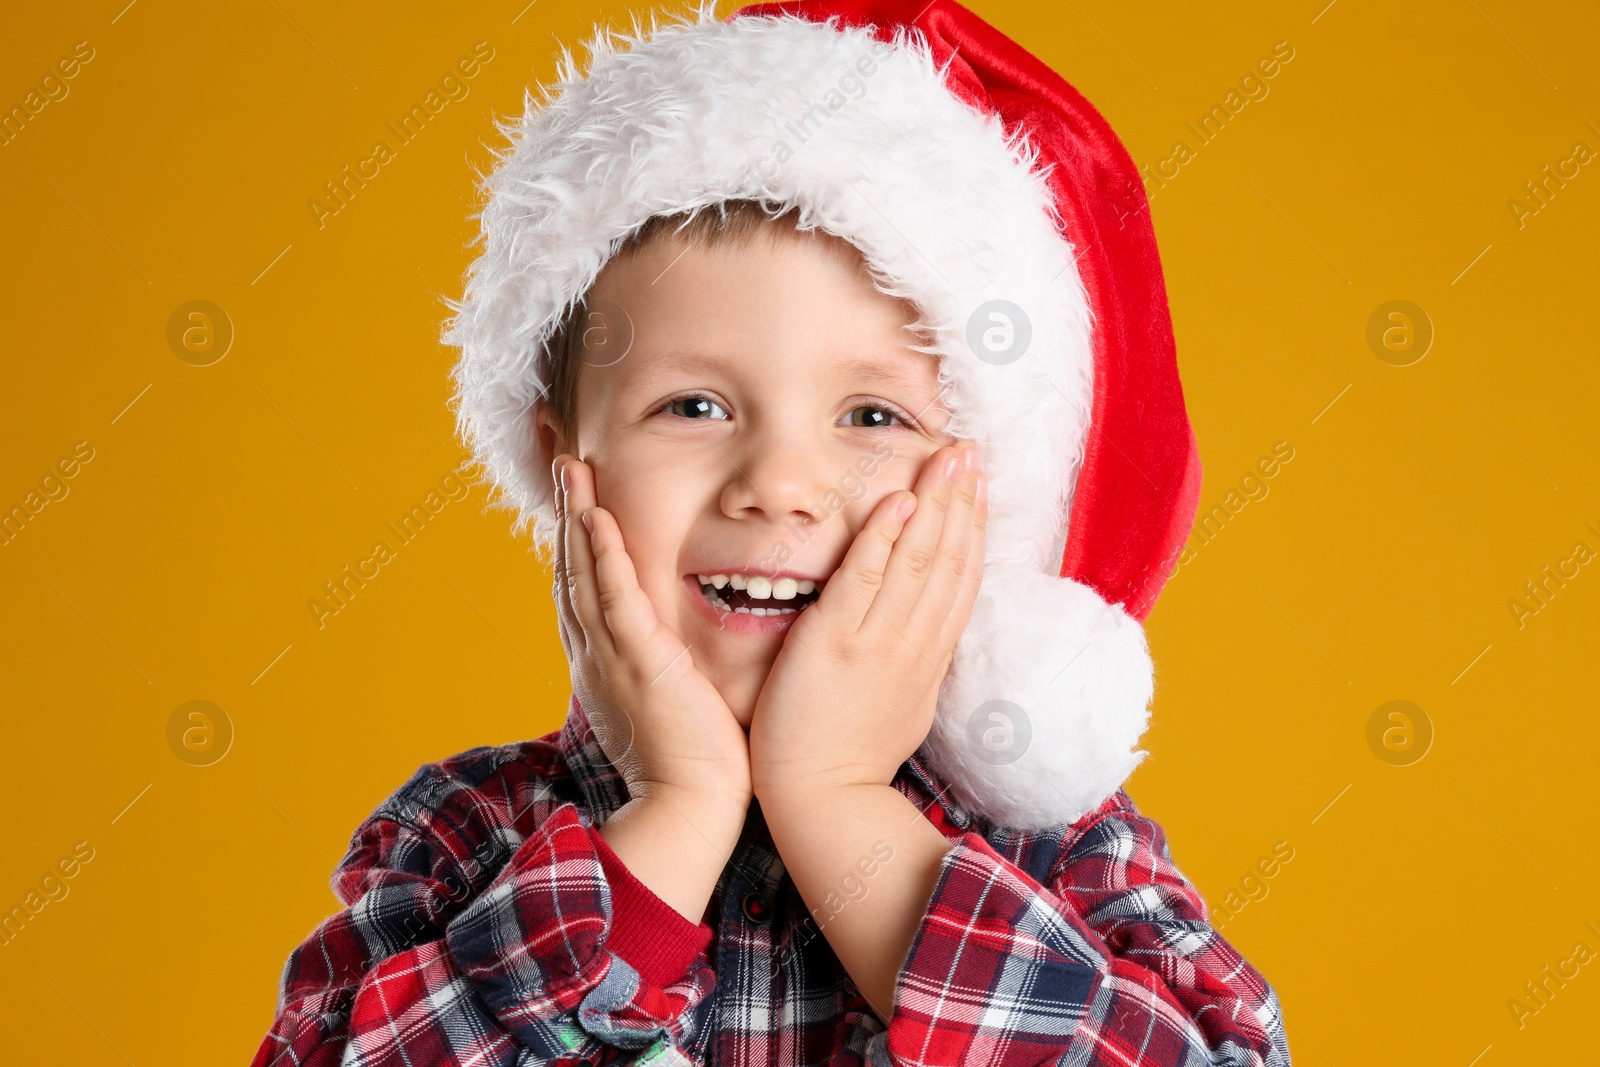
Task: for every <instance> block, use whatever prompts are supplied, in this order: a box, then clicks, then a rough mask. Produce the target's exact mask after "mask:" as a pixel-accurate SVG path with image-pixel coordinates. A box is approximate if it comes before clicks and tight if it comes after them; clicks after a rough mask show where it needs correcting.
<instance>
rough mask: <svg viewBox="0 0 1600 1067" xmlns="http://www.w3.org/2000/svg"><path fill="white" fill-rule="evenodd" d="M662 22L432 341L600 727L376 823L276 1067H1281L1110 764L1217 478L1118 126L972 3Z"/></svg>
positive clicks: (461, 779) (550, 152) (547, 137)
mask: <svg viewBox="0 0 1600 1067" xmlns="http://www.w3.org/2000/svg"><path fill="white" fill-rule="evenodd" d="M833 16H837V17H836V18H835V17H833ZM629 42H630V43H631V44H632V48H631V49H629V50H627V51H618V50H615V49H614V48H613V47H612V45H611V43H610V41H609V40H608V39H607V38H605V37H601V38H597V39H596V41H595V43H594V44H593V45H592V46H591V49H592V51H593V52H594V57H593V59H592V61H591V64H590V69H589V71H588V72H587V74H586V76H584V77H583V78H578V77H576V76H575V71H574V70H573V69H572V64H571V60H570V57H569V58H568V59H567V60H566V64H565V67H566V69H565V70H564V71H563V78H562V87H563V89H564V91H563V93H562V94H561V95H560V96H559V97H557V98H555V99H553V100H550V99H547V102H546V106H545V107H543V108H537V109H536V108H533V107H531V106H530V108H529V112H528V115H527V116H526V117H525V118H524V119H523V120H522V122H521V124H520V126H517V127H514V128H513V130H512V131H511V132H513V133H514V134H515V135H516V144H515V145H514V148H513V150H512V151H511V152H509V153H507V154H506V155H505V156H504V157H503V158H502V164H501V166H500V168H499V169H498V170H497V171H496V172H495V174H494V176H493V177H492V178H491V180H490V182H489V193H490V196H489V200H488V203H487V205H486V207H485V209H484V212H483V218H484V229H485V233H486V236H487V244H486V248H485V251H484V254H483V256H482V257H481V258H480V259H479V260H478V262H477V263H476V264H475V265H474V267H473V272H472V277H471V278H470V280H469V283H468V287H467V293H466V299H465V300H464V301H463V302H462V303H461V304H459V305H457V306H456V309H457V311H458V315H457V317H456V319H455V320H454V322H453V323H452V326H451V329H450V331H449V332H448V333H447V340H450V341H452V342H453V343H456V344H458V345H460V346H461V348H462V350H463V355H462V359H461V362H460V364H459V365H458V367H457V370H456V382H457V385H458V395H457V399H458V403H459V409H458V410H459V415H460V418H461V425H462V429H463V431H464V434H465V436H466V437H467V439H468V441H469V442H470V443H471V444H472V446H473V448H474V450H475V453H476V455H477V457H478V458H479V460H480V462H482V463H483V464H484V466H485V469H486V470H487V471H488V472H489V474H490V476H491V477H492V479H493V480H494V482H495V483H496V484H497V485H498V486H499V487H500V488H501V489H502V491H503V492H504V493H505V497H506V499H507V500H509V502H510V503H511V504H512V505H513V506H515V507H516V508H517V509H518V511H519V518H520V522H519V529H520V528H524V527H530V526H531V527H532V529H533V532H534V536H535V541H536V542H537V544H538V545H540V546H541V547H547V548H549V549H550V550H551V551H552V553H553V556H554V570H555V576H556V581H555V585H554V588H553V594H554V596H555V599H556V602H557V617H558V620H559V623H560V628H561V638H562V643H563V645H564V647H565V650H566V653H567V657H568V660H569V664H570V667H571V675H572V684H573V699H572V701H571V704H570V707H569V712H568V716H567V720H566V723H565V725H564V726H563V727H562V728H561V729H560V730H559V731H556V732H555V733H552V734H549V735H547V736H545V737H541V738H539V739H537V740H534V741H528V742H523V743H519V744H511V745H505V746H501V747H497V748H477V749H473V750H471V751H469V752H466V753H463V754H461V755H459V756H455V757H453V758H451V759H448V760H444V761H442V762H440V763H436V764H429V765H426V766H424V767H423V768H422V769H421V770H419V771H418V772H417V774H416V775H415V776H413V778H412V779H411V780H410V781H409V782H408V783H407V784H406V785H405V786H403V787H402V788H401V789H400V790H399V791H398V792H397V793H396V794H395V795H394V796H393V797H391V798H390V799H389V800H388V801H387V802H386V803H384V804H383V805H382V806H381V807H379V809H378V810H377V811H376V812H374V814H373V815H372V816H371V817H370V818H369V819H368V820H367V821H366V822H365V823H364V824H363V825H362V826H361V827H360V828H359V829H358V830H357V831H356V834H355V837H354V838H353V840H352V843H351V849H350V852H349V853H348V854H347V855H346V857H345V859H344V861H343V862H342V863H341V865H340V867H339V870H338V871H337V872H336V874H335V876H334V888H335V891H336V892H337V893H338V894H339V896H340V898H341V900H343V901H344V902H345V904H346V905H347V907H346V909H345V910H344V911H342V912H340V913H338V914H336V915H334V916H333V917H331V918H329V919H328V920H326V921H325V922H324V923H323V924H322V925H321V926H320V927H319V928H318V929H317V930H316V931H315V932H314V933H313V934H312V935H311V937H310V938H309V939H308V940H307V941H306V942H305V944H303V945H302V946H300V947H299V948H298V949H297V950H296V951H295V952H294V954H293V955H292V956H291V957H290V959H289V963H288V966H287V968H286V970H285V972H284V977H283V988H282V993H281V997H280V1001H279V1008H278V1015H277V1018H276V1020H275V1021H274V1023H273V1027H272V1030H271V1032H270V1033H269V1034H268V1036H267V1038H266V1040H265V1041H264V1042H263V1043H262V1045H261V1047H260V1050H259V1051H258V1053H257V1056H256V1059H255V1064H256V1067H267V1065H270V1064H280V1063H281V1064H285V1065H287V1064H296V1065H319V1064H327V1065H332V1064H335V1063H340V1064H345V1065H363V1067H365V1065H376V1064H397V1065H398V1064H408V1065H415V1064H450V1065H465V1064H475V1065H476V1064H522V1063H535V1062H538V1063H544V1062H554V1063H562V1064H578V1063H596V1064H611V1063H653V1062H662V1063H672V1064H711V1063H723V1064H762V1065H779V1064H782V1065H791V1064H793V1065H799V1064H863V1063H871V1064H876V1065H880V1067H881V1065H884V1064H900V1063H907V1064H910V1063H915V1064H919V1065H920V1064H969V1065H970V1064H985V1065H987V1064H1011V1063H1018V1064H1021V1063H1029V1064H1036V1063H1083V1064H1090V1065H1110V1064H1118V1065H1128V1064H1132V1065H1141V1067H1142V1065H1158V1064H1160V1065H1166V1064H1263V1065H1273V1067H1277V1065H1287V1064H1288V1062H1289V1054H1288V1045H1287V1040H1286V1037H1285V1034H1284V1027H1283V1021H1282V1018H1281V1015H1280V1013H1279V1006H1278V1000H1277V997H1276V995H1275V993H1274V992H1273V990H1272V989H1271V987H1270V986H1269V985H1268V984H1267V982H1266V981H1265V980H1264V979H1263V977H1262V976H1261V975H1260V974H1259V973H1258V972H1257V971H1256V970H1255V969H1254V968H1252V967H1251V966H1250V965H1249V964H1248V963H1247V962H1246V961H1244V960H1243V959H1242V958H1241V957H1240V956H1239V955H1238V953H1237V952H1236V951H1235V950H1234V949H1233V947H1232V946H1230V945H1229V944H1228V943H1227V942H1226V941H1225V940H1223V939H1222V938H1221V937H1220V936H1219V935H1218V934H1217V933H1216V932H1215V930H1213V929H1212V928H1211V927H1210V926H1209V924H1208V923H1207V921H1206V910H1205V905H1204V903H1203V902H1202V900H1201V899H1200V897H1199V894H1198V893H1197V892H1196V891H1195V889H1194V887H1193V886H1192V885H1190V883H1189V882H1188V881H1187V880H1186V879H1185V878H1184V877H1183V875H1182V874H1181V873H1180V872H1179V870H1178V869H1177V867H1176V866H1175V865H1174V864H1173V861H1172V858H1171V855H1170V852H1169V851H1168V849H1167V845H1166V841H1165V837H1164V835H1163V833H1162V831H1161V829H1160V827H1159V826H1158V825H1157V824H1155V823H1154V822H1152V821H1151V820H1149V819H1147V818H1145V817H1144V816H1143V815H1141V814H1140V813H1139V812H1138V811H1137V810H1136V809H1135V808H1134V805H1133V803H1132V801H1131V800H1129V798H1128V796H1127V794H1126V793H1125V792H1124V791H1123V790H1122V788H1121V784H1122V782H1123V781H1124V780H1125V778H1126V776H1127V774H1128V773H1129V772H1130V771H1131V770H1132V768H1133V766H1135V765H1136V764H1137V762H1138V760H1139V758H1141V757H1142V756H1143V755H1144V753H1142V752H1138V751H1133V746H1134V744H1135V743H1136V742H1137V740H1138V738H1139V736H1140V734H1141V733H1142V731H1143V729H1144V726H1145V723H1146V719H1147V713H1148V703H1149V700H1150V697H1151V694H1152V691H1153V676H1152V668H1151V665H1150V661H1149V655H1148V648H1147V645H1146V643H1145V640H1144V636H1143V632H1142V629H1141V628H1140V626H1139V624H1138V620H1140V619H1142V618H1143V617H1144V616H1145V614H1146V613H1147V612H1148V610H1149V608H1150V605H1151V603H1152V602H1153V600H1154V598H1155V595H1156V593H1157V592H1159V589H1160V586H1161V584H1162V582H1163V581H1164V579H1165V577H1166V574H1167V573H1168V571H1167V569H1168V568H1169V567H1170V565H1171V562H1172V560H1173V559H1174V558H1175V555H1176V552H1177V551H1179V550H1180V549H1181V547H1182V545H1183V542H1184V539H1185V536H1186V534H1187V531H1188V526H1189V524H1190V523H1191V522H1192V521H1193V517H1194V513H1195V503H1196V498H1197V492H1198V482H1199V466H1198V461H1197V459H1196V458H1195V451H1194V444H1193V436H1192V433H1191V431H1190V429H1189V425H1188V422H1187V419H1186V417H1185V416H1184V413H1183V406H1182V394H1181V390H1180V388H1179V385H1178V379H1177V373H1176V364H1175V359H1174V356H1173V351H1172V336H1171V325H1170V320H1169V319H1168V316H1167V310H1166V304H1165V294H1164V290H1163V288H1162V284H1161V278H1160V272H1159V266H1158V261H1157V260H1156V257H1155V246H1154V238H1153V234H1152V232H1151V229H1150V225H1149V220H1148V218H1147V217H1146V216H1145V214H1144V210H1145V206H1146V205H1145V201H1144V199H1143V194H1142V189H1141V188H1140V187H1139V185H1138V183H1137V181H1136V176H1137V171H1136V170H1135V169H1134V167H1133V165H1132V163H1131V160H1129V159H1128V158H1127V154H1126V152H1125V151H1124V150H1123V149H1122V147H1121V145H1120V143H1118V142H1117V141H1116V139H1115V137H1114V135H1113V134H1112V133H1111V131H1110V130H1109V128H1108V127H1106V126H1105V123H1104V121H1103V120H1102V119H1101V118H1100V117H1099V115H1098V114H1097V113H1096V112H1094V110H1093V108H1092V107H1090V106H1089V105H1088V103H1087V102H1086V101H1084V100H1083V99H1082V97H1080V96H1078V95H1077V94H1076V93H1075V92H1074V91H1073V90H1072V89H1071V88H1070V86H1068V85H1066V83H1065V82H1063V81H1061V79H1060V78H1059V76H1057V75H1055V74H1054V73H1053V72H1050V71H1049V69H1048V68H1046V67H1044V66H1043V65H1042V64H1040V63H1039V62H1038V61H1037V60H1036V59H1034V58H1033V57H1031V56H1029V55H1028V54H1027V53H1026V52H1023V51H1022V50H1021V49H1020V48H1018V47H1017V46H1016V45H1015V44H1013V43H1012V42H1010V41H1009V40H1007V39H1006V38H1004V37H1003V36H1001V35H1000V34H998V33H997V32H996V31H995V30H993V29H992V28H991V27H988V26H986V25H985V24H983V23H982V22H981V21H980V20H978V19H977V18H976V17H975V16H973V15H972V14H971V13H970V12H968V11H967V10H965V9H964V8H961V7H959V6H958V5H956V4H954V3H952V2H950V0H934V2H933V3H931V4H927V5H926V6H923V5H922V4H921V0H918V3H913V4H899V3H894V2H892V0H882V2H873V0H854V2H841V3H837V4H836V3H834V0H825V2H824V3H822V4H817V3H801V4H797V5H785V7H784V8H783V9H782V10H781V11H780V9H778V8H777V7H775V6H774V7H766V6H762V7H755V8H747V9H744V10H742V11H740V12H737V13H735V15H734V16H732V17H730V18H729V19H727V20H719V19H716V18H715V17H714V16H713V15H711V14H710V12H709V9H708V8H702V9H700V10H699V11H698V13H697V14H696V16H695V17H694V18H693V19H690V20H686V21H684V22H681V23H675V24H672V25H669V26H667V27H664V28H653V32H652V33H651V34H650V35H649V36H642V35H640V34H639V33H638V30H637V28H636V30H635V36H634V37H633V38H631V39H629ZM1024 135H1025V136H1024ZM980 451H981V454H982V462H981V463H980V462H979V454H980Z"/></svg>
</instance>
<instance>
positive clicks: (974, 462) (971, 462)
mask: <svg viewBox="0 0 1600 1067" xmlns="http://www.w3.org/2000/svg"><path fill="white" fill-rule="evenodd" d="M977 469H978V450H977V449H976V448H969V449H967V470H969V471H975V470H977Z"/></svg>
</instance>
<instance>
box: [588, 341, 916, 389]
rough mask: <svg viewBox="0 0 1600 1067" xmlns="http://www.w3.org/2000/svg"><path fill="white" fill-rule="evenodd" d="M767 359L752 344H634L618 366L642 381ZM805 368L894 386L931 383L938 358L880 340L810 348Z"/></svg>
mask: <svg viewBox="0 0 1600 1067" xmlns="http://www.w3.org/2000/svg"><path fill="white" fill-rule="evenodd" d="M771 367H772V361H771V360H769V359H768V358H767V354H766V353H763V352H761V351H760V350H758V349H752V348H748V347H739V348H735V349H732V350H729V351H719V350H717V349H715V348H712V347H682V346H675V345H670V346H656V345H651V344H648V343H645V344H636V345H635V347H634V351H633V352H631V353H630V354H629V358H628V359H626V360H623V361H622V365H621V368H620V369H621V370H622V371H623V374H624V376H625V378H626V379H627V382H628V384H629V385H633V386H637V387H643V386H649V385H651V384H653V383H655V382H657V381H660V380H662V379H664V378H668V377H674V378H675V377H680V376H682V375H685V374H688V375H728V376H744V375H749V374H751V373H757V374H760V373H763V372H770V370H771ZM805 372H806V374H807V375H808V376H814V377H816V378H817V379H818V380H821V381H844V382H850V383H861V384H864V385H880V386H888V387H893V388H898V389H914V390H919V391H928V390H929V389H930V388H937V380H938V359H937V357H935V356H930V355H927V354H925V353H922V352H917V351H915V350H913V349H910V348H895V347H894V346H882V347H877V346H874V347H871V348H857V349H855V350H853V351H849V352H844V353H830V352H827V351H826V350H818V351H814V352H813V353H812V354H811V356H810V358H809V359H808V360H807V361H806V364H805Z"/></svg>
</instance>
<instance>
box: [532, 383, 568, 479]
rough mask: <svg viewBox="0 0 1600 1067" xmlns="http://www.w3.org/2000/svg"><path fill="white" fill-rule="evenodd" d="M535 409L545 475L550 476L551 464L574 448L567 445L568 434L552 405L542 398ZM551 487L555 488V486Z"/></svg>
mask: <svg viewBox="0 0 1600 1067" xmlns="http://www.w3.org/2000/svg"><path fill="white" fill-rule="evenodd" d="M533 410H534V421H535V425H536V426H537V428H538V438H539V452H540V458H541V459H542V460H543V463H542V464H541V466H542V467H543V469H544V474H545V477H546V478H549V477H550V465H551V464H552V463H554V462H555V461H556V457H557V456H559V455H561V454H562V453H563V452H571V451H572V450H571V449H570V448H568V447H567V438H566V434H565V433H564V432H563V427H562V426H560V424H559V420H557V418H556V415H555V411H554V410H553V409H552V408H551V407H550V405H549V404H548V403H546V402H545V401H543V400H541V401H539V402H538V403H537V404H535V405H534V409H533ZM551 488H552V489H554V486H553V485H552V486H551Z"/></svg>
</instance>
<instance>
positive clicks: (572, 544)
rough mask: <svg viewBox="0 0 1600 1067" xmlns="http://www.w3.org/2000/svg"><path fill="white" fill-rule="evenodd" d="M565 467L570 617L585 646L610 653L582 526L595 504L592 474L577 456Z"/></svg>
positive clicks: (567, 576)
mask: <svg viewBox="0 0 1600 1067" xmlns="http://www.w3.org/2000/svg"><path fill="white" fill-rule="evenodd" d="M564 469H565V471H566V475H567V488H566V494H565V497H566V499H565V500H564V501H563V502H562V508H563V509H564V510H565V512H566V516H567V523H566V572H565V578H566V586H567V595H568V596H569V597H571V599H572V613H573V617H574V618H576V619H577V622H578V626H579V627H580V628H581V629H582V630H583V634H584V637H585V639H586V640H587V642H588V646H589V647H590V648H591V649H595V650H598V651H601V652H609V651H611V649H612V641H611V638H610V633H609V631H608V630H607V628H606V624H605V618H604V617H603V616H602V614H601V611H600V598H599V594H598V593H597V592H596V590H595V584H594V551H593V549H591V548H590V546H589V531H588V530H587V529H586V528H585V527H584V525H583V513H584V512H586V511H588V510H589V509H590V508H592V507H594V503H595V501H594V475H593V472H592V471H591V470H590V468H589V465H588V464H587V463H584V462H583V461H582V460H579V459H570V460H568V461H567V465H566V467H565V468H564Z"/></svg>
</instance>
